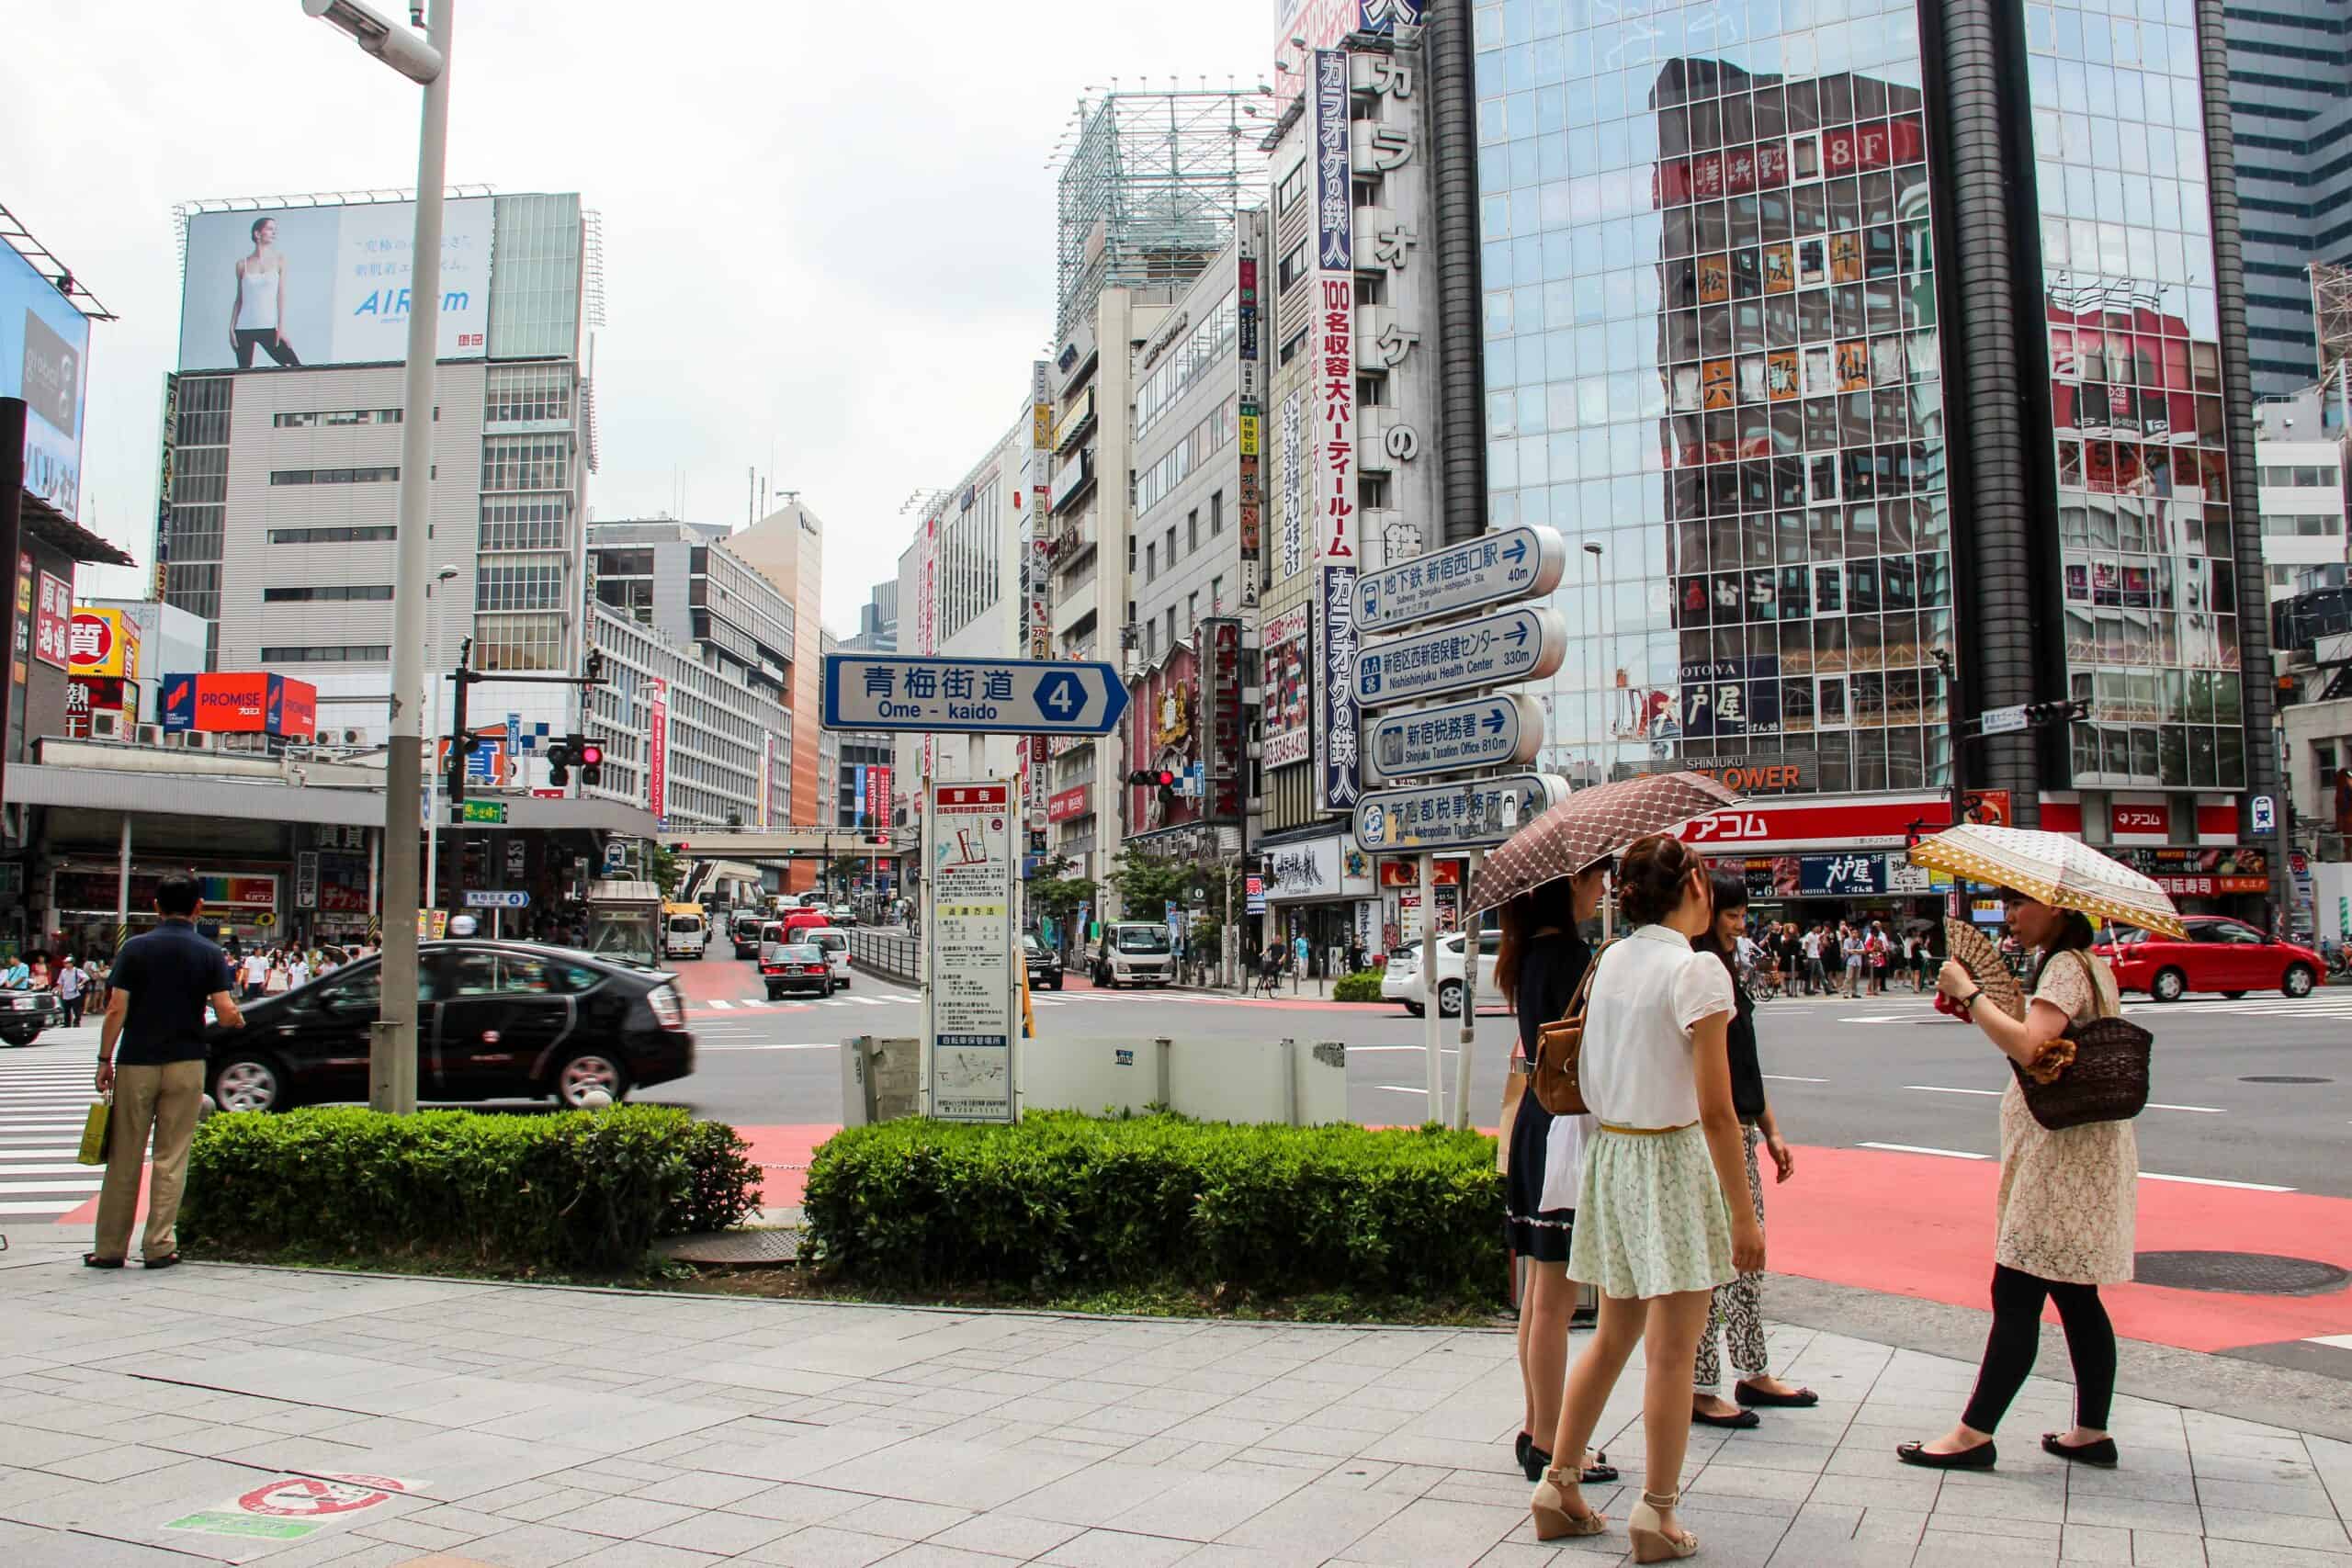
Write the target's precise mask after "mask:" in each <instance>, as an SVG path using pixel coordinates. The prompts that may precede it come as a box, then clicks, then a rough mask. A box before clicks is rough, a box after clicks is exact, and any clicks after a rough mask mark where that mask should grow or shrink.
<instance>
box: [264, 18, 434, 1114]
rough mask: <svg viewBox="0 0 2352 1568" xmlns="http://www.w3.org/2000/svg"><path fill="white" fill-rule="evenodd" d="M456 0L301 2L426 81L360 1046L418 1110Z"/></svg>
mask: <svg viewBox="0 0 2352 1568" xmlns="http://www.w3.org/2000/svg"><path fill="white" fill-rule="evenodd" d="M456 8H457V6H456V0H433V4H432V13H431V18H430V20H429V21H428V22H427V23H426V26H425V36H424V39H423V40H422V41H420V40H419V39H417V37H416V35H415V33H413V31H411V30H410V29H409V28H407V27H405V26H403V25H402V24H401V23H399V22H397V21H392V20H388V19H387V18H385V17H380V16H378V15H377V14H376V13H375V12H374V11H372V10H370V9H368V7H367V6H364V5H361V4H359V3H358V0H302V9H303V11H304V12H305V13H306V14H307V15H310V16H312V17H322V18H323V19H324V20H326V21H327V22H329V23H331V24H333V25H334V27H336V28H340V29H341V30H342V31H344V32H345V33H348V34H349V35H350V36H351V37H352V39H354V40H355V41H356V42H357V44H358V45H359V47H360V48H361V49H362V50H365V51H367V52H368V53H369V54H372V55H374V56H375V57H376V58H377V59H379V60H381V61H382V62H384V63H386V64H387V65H390V66H391V67H392V68H393V69H394V70H396V71H398V72H400V73H401V74H402V75H404V76H406V77H408V78H409V79H410V80H411V81H413V82H416V83H418V84H420V85H423V87H424V112H423V115H422V118H421V119H420V121H419V124H418V128H417V138H416V229H415V233H414V237H413V241H412V244H411V249H410V253H409V260H410V275H409V314H408V362H407V370H408V374H407V381H406V387H405V396H404V398H403V400H402V401H403V407H404V412H403V414H402V418H401V500H400V536H399V541H398V543H397V545H396V546H395V547H394V555H393V570H392V702H391V736H390V743H389V746H388V749H387V750H386V752H385V757H384V956H383V969H382V974H383V984H382V987H381V993H380V994H381V997H382V1000H381V1002H380V1003H379V1010H378V1014H377V1016H378V1019H379V1021H378V1022H377V1023H376V1024H375V1025H374V1027H373V1029H372V1030H371V1032H370V1039H369V1041H368V1106H369V1107H370V1108H371V1109H373V1110H376V1111H414V1110H415V1109H416V1072H417V1042H416V1035H417V1011H418V1009H417V991H418V986H417V956H416V925H417V916H418V909H419V903H418V891H419V889H418V886H417V884H418V881H419V878H418V875H417V872H418V852H419V851H420V849H421V848H422V845H421V844H420V842H419V839H420V837H421V833H420V829H422V827H423V825H424V735H423V734H422V732H421V731H422V725H421V723H420V721H421V720H422V718H423V717H424V715H423V713H422V712H421V707H422V705H421V704H420V703H419V702H418V701H417V694H418V693H419V692H420V691H421V690H423V688H424V639H425V632H426V626H425V594H424V589H425V583H426V581H427V574H428V573H429V571H430V570H431V563H430V561H429V560H428V558H427V554H428V552H427V550H426V544H427V540H426V537H425V530H426V528H427V526H428V525H429V523H430V516H431V502H432V495H433V372H434V355H435V346H436V344H438V341H439V335H440V327H441V191H442V182H443V178H444V174H445V166H446V164H447V152H448V141H449V40H450V34H451V31H452V28H453V24H454V17H453V15H452V14H453V13H454V12H455V10H456Z"/></svg>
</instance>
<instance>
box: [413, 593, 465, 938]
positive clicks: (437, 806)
mask: <svg viewBox="0 0 2352 1568" xmlns="http://www.w3.org/2000/svg"><path fill="white" fill-rule="evenodd" d="M457 575H458V569H457V568H456V567H454V566H445V567H443V568H442V569H441V570H439V571H436V572H435V573H434V574H433V581H430V582H428V583H426V584H425V585H424V597H425V600H426V602H427V603H429V604H431V605H432V610H431V612H430V615H431V617H432V622H433V638H432V641H431V643H430V644H429V645H428V647H429V649H430V651H431V652H432V653H433V655H434V657H435V658H438V657H439V656H440V650H441V604H442V601H441V599H440V598H439V596H438V595H436V594H435V592H433V591H434V590H435V589H436V588H438V587H440V586H441V585H442V584H443V583H445V582H447V581H449V580H450V579H451V578H454V577H456V576H457ZM430 681H431V683H432V686H433V700H432V703H431V705H430V706H431V710H432V714H433V734H432V737H431V739H427V740H426V741H425V745H426V746H428V747H430V748H431V749H432V750H433V757H434V760H433V764H432V765H431V766H430V767H427V768H426V769H425V770H424V904H423V905H422V906H421V907H422V908H427V909H437V908H440V907H441V898H440V886H441V765H440V761H441V759H440V747H441V673H440V671H437V670H436V671H434V672H433V673H432V675H431V676H430ZM459 744H462V742H460V743H459ZM450 750H451V751H452V752H453V753H455V752H456V751H457V750H458V745H455V744H453V745H452V746H451V748H450ZM463 765H464V764H463V763H460V764H459V766H463Z"/></svg>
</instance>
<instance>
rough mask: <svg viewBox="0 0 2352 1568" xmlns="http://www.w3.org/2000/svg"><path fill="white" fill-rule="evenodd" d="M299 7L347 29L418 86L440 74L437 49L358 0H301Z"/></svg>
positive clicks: (439, 58) (368, 48) (356, 41)
mask: <svg viewBox="0 0 2352 1568" xmlns="http://www.w3.org/2000/svg"><path fill="white" fill-rule="evenodd" d="M302 10H303V12H304V13H305V14H306V15H308V16H312V17H320V18H322V19H323V20H325V21H327V22H331V23H333V24H334V26H335V27H337V28H342V29H343V30H344V31H345V32H346V33H349V34H350V35H351V39H352V41H353V42H354V43H356V44H357V45H358V46H359V47H360V48H362V49H364V50H366V51H368V53H370V54H372V55H374V56H375V57H376V58H377V59H379V60H380V61H382V62H384V63H385V64H387V65H389V66H390V67H391V68H392V69H393V70H395V71H397V72H399V73H401V75H403V76H405V77H407V78H408V79H409V80H410V81H412V82H413V83H415V84H416V85H418V86H420V87H429V86H431V85H433V84H434V82H435V79H437V78H438V77H439V76H440V74H441V63H442V62H441V51H439V50H437V49H435V48H434V47H433V46H432V45H431V44H429V43H427V42H425V41H424V39H421V38H419V37H417V36H416V35H415V34H414V33H413V32H411V31H410V30H409V29H408V28H405V27H403V26H401V24H400V23H398V22H394V21H390V20H388V19H387V18H385V17H379V16H378V15H377V14H376V13H375V12H374V11H372V10H370V9H368V7H367V6H362V5H360V4H359V3H358V0H302Z"/></svg>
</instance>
